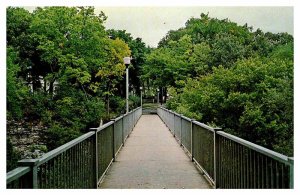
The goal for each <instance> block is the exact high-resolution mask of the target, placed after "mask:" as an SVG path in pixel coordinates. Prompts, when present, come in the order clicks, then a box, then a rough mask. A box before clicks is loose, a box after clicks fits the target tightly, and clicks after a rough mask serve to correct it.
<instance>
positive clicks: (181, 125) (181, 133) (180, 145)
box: [179, 114, 182, 146]
mask: <svg viewBox="0 0 300 195" xmlns="http://www.w3.org/2000/svg"><path fill="white" fill-rule="evenodd" d="M179 140H180V146H182V114H181V115H180V139H179Z"/></svg>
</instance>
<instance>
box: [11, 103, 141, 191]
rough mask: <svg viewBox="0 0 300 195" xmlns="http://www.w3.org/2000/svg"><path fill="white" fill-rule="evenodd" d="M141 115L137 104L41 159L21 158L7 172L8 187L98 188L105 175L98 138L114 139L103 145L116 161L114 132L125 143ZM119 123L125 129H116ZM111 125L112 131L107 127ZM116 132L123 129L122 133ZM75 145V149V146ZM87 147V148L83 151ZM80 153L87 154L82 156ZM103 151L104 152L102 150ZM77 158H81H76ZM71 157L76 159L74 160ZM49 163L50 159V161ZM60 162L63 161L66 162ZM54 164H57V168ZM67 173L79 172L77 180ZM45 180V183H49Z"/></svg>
mask: <svg viewBox="0 0 300 195" xmlns="http://www.w3.org/2000/svg"><path fill="white" fill-rule="evenodd" d="M141 114H142V111H141V107H138V108H136V109H134V110H132V111H130V112H128V113H127V114H125V115H121V116H119V117H117V118H115V119H114V120H113V121H110V122H108V123H106V124H104V125H103V126H101V127H98V128H91V129H90V130H91V131H90V132H88V133H85V134H83V135H81V136H80V137H78V138H76V139H74V140H71V141H70V142H68V143H66V144H64V145H62V146H60V147H58V148H56V149H54V150H52V151H50V152H48V153H46V154H44V155H43V156H42V157H41V158H39V159H23V160H20V161H18V163H19V167H17V168H15V169H13V170H11V171H9V172H8V173H7V174H6V184H7V188H24V187H25V188H41V185H43V186H42V188H43V187H46V188H70V187H71V188H90V187H92V188H96V187H97V185H98V183H99V178H102V175H98V166H99V165H98V161H99V159H98V158H100V157H101V156H100V154H99V155H98V152H99V151H98V150H99V149H101V146H102V145H100V144H99V142H98V140H97V137H99V136H102V138H104V137H103V136H106V135H108V136H109V137H107V138H104V140H108V139H111V143H112V144H111V145H105V146H104V145H103V147H112V148H110V150H112V151H113V154H112V155H111V157H109V158H111V159H112V160H113V159H114V158H115V154H116V151H115V148H114V147H115V146H114V139H115V136H114V135H115V133H118V134H119V135H120V134H121V135H122V137H123V138H122V139H123V141H122V142H124V140H125V136H126V135H125V134H126V133H128V134H130V133H131V130H132V128H133V127H134V125H135V124H136V123H137V121H138V119H139V118H140V116H141ZM125 117H127V118H128V117H129V118H128V119H129V120H128V122H129V123H132V124H128V125H127V126H126V127H127V128H130V129H128V130H127V129H126V128H125V127H124V123H123V119H124V118H125ZM120 120H122V123H119V121H120ZM116 123H118V124H119V125H120V124H121V125H122V128H121V129H120V128H118V129H117V128H115V124H116ZM108 128H109V129H112V130H108ZM115 131H122V133H120V132H115ZM100 134H101V135H100ZM99 138H100V137H99ZM102 138H101V139H102ZM74 147H76V148H75V149H73V148H74ZM99 147H100V148H99ZM84 148H85V149H88V150H84ZM97 151H98V152H97ZM66 152H67V153H66ZM87 152H92V153H87ZM80 154H84V156H82V157H81V158H79V157H80V156H79V155H80ZM93 154H95V155H96V156H95V157H93ZM101 154H102V155H103V153H101ZM104 155H105V154H104ZM98 156H99V157H98ZM75 157H78V158H77V159H76V158H75ZM57 158H58V159H57ZM68 159H69V160H68ZM65 160H67V161H65ZM71 160H72V161H74V162H72V161H71ZM100 160H101V159H100ZM108 160H109V159H108ZM50 161H51V162H50ZM48 162H50V164H49V163H48ZM57 163H58V164H57ZM59 163H63V165H61V164H59ZM68 163H69V164H70V163H71V164H72V167H74V168H75V167H77V168H75V169H81V170H84V171H85V173H79V172H78V171H77V170H69V169H71V168H70V167H66V166H68ZM110 164H111V163H109V165H108V166H110ZM54 166H58V167H56V168H55V167H54ZM101 166H102V165H101ZM65 168H67V170H64V169H65ZM102 168H103V167H102ZM99 169H100V167H99ZM105 169H106V170H105V172H106V171H107V169H108V167H106V168H105ZM64 171H65V172H64ZM75 172H76V173H75ZM89 172H90V173H89ZM105 172H104V173H103V175H104V174H105ZM65 173H66V174H71V175H73V176H74V177H75V175H76V177H77V181H75V180H76V178H70V177H68V176H64V174H65ZM74 174H75V175H74ZM84 174H85V175H84ZM101 174H102V172H101ZM25 176H26V177H25ZM55 177H56V178H55ZM57 177H63V178H57ZM79 178H81V179H79ZM93 178H94V179H93ZM81 180H83V181H81ZM44 182H46V184H45V183H44ZM23 183H26V186H23ZM48 183H50V184H51V185H50V184H49V185H50V187H49V186H47V184H48Z"/></svg>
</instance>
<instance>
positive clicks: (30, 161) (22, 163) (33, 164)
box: [18, 159, 39, 189]
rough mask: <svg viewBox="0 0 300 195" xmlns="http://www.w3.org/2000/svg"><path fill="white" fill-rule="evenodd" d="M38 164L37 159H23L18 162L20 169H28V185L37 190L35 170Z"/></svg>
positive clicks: (36, 171)
mask: <svg viewBox="0 0 300 195" xmlns="http://www.w3.org/2000/svg"><path fill="white" fill-rule="evenodd" d="M38 162H39V159H23V160H20V161H18V165H19V166H21V167H26V166H29V167H30V172H31V179H32V180H31V181H30V183H31V184H32V186H31V187H32V188H33V189H37V188H38V176H37V173H38V170H37V163H38Z"/></svg>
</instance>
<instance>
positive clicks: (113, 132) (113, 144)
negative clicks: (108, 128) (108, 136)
mask: <svg viewBox="0 0 300 195" xmlns="http://www.w3.org/2000/svg"><path fill="white" fill-rule="evenodd" d="M111 121H113V122H114V124H113V131H112V151H113V155H112V158H113V162H115V158H116V151H115V130H116V119H112V120H111Z"/></svg>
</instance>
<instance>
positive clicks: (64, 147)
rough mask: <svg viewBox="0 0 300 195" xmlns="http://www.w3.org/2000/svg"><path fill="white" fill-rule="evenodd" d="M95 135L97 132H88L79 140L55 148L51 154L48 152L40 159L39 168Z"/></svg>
mask: <svg viewBox="0 0 300 195" xmlns="http://www.w3.org/2000/svg"><path fill="white" fill-rule="evenodd" d="M94 134H95V132H92V131H91V132H88V133H86V134H83V135H81V136H80V137H78V138H75V139H73V140H72V141H70V142H68V143H66V144H64V145H62V146H59V147H58V148H55V149H54V150H51V151H50V152H47V153H46V154H44V155H43V156H42V157H41V158H39V159H38V162H37V166H38V165H41V164H43V163H45V162H46V161H49V160H51V159H52V158H54V157H56V156H57V155H59V154H61V153H63V152H65V151H66V150H68V149H70V148H72V147H73V146H75V145H77V144H78V143H80V142H82V141H84V140H86V139H87V138H89V137H92V136H93V135H94Z"/></svg>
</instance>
